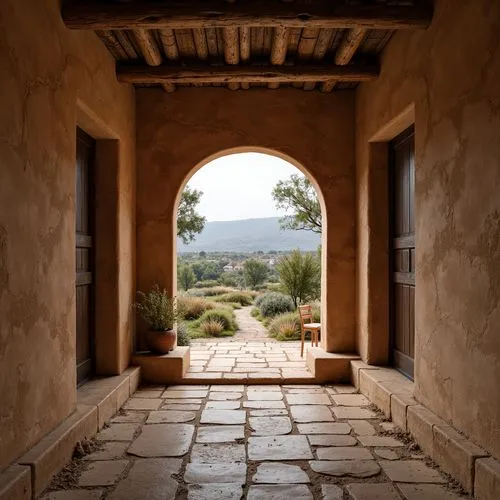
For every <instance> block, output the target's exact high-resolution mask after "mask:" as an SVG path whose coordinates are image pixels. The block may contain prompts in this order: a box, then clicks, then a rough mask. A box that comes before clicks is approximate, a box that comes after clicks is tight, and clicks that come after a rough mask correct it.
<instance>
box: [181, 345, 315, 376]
mask: <svg viewBox="0 0 500 500" xmlns="http://www.w3.org/2000/svg"><path fill="white" fill-rule="evenodd" d="M306 345H310V342H309V343H307V344H306ZM306 349H307V348H306ZM306 349H305V350H304V357H302V358H301V357H300V342H273V341H271V342H262V341H260V342H259V341H248V342H239V341H231V340H218V341H217V340H213V339H210V340H208V339H204V340H197V341H195V342H193V343H192V344H191V363H190V367H189V372H188V373H187V374H186V381H187V382H191V381H196V380H195V379H203V380H208V381H212V382H217V381H220V380H229V379H230V380H232V381H233V382H234V381H240V382H242V383H245V382H246V381H247V380H249V379H251V380H253V381H255V380H256V379H257V380H260V381H274V382H276V383H281V382H284V381H290V382H294V383H307V382H313V381H314V377H313V375H312V374H311V372H310V371H309V369H308V368H307V365H306Z"/></svg>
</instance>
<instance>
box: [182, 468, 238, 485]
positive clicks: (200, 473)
mask: <svg viewBox="0 0 500 500" xmlns="http://www.w3.org/2000/svg"><path fill="white" fill-rule="evenodd" d="M184 481H185V482H186V483H191V484H207V483H237V484H241V485H242V486H243V485H244V484H245V483H246V481H247V465H246V464H245V463H234V464H198V463H196V464H193V463H189V464H187V467H186V472H185V473H184Z"/></svg>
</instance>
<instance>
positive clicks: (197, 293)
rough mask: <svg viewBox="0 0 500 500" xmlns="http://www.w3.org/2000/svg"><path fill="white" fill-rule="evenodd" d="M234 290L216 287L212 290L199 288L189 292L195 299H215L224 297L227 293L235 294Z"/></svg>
mask: <svg viewBox="0 0 500 500" xmlns="http://www.w3.org/2000/svg"><path fill="white" fill-rule="evenodd" d="M234 291H235V290H234V288H228V287H225V286H214V287H212V288H197V289H192V290H190V291H189V295H192V296H194V297H215V296H217V295H224V294H226V293H231V292H234Z"/></svg>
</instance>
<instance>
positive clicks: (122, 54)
mask: <svg viewBox="0 0 500 500" xmlns="http://www.w3.org/2000/svg"><path fill="white" fill-rule="evenodd" d="M96 35H97V36H98V37H99V38H100V39H101V40H102V41H103V42H104V45H106V47H107V49H108V50H109V51H110V52H111V55H112V56H113V57H114V58H115V59H118V60H121V59H128V55H127V52H126V51H125V49H124V48H123V47H122V46H121V44H120V43H119V42H118V40H117V39H116V37H115V35H114V34H113V32H112V31H109V30H97V31H96Z"/></svg>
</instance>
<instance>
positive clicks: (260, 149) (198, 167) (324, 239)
mask: <svg viewBox="0 0 500 500" xmlns="http://www.w3.org/2000/svg"><path fill="white" fill-rule="evenodd" d="M238 153H262V154H265V155H268V156H275V157H278V158H281V159H282V160H284V161H286V162H287V163H290V164H291V165H293V166H294V167H295V168H297V170H299V171H300V172H302V173H303V174H304V175H305V176H306V177H307V178H308V179H309V180H310V181H311V183H312V184H313V186H314V188H315V190H316V194H317V195H318V199H319V203H320V206H321V223H322V232H321V304H322V308H321V323H322V324H324V325H326V324H327V316H328V311H327V308H326V307H325V306H324V304H326V302H325V300H326V276H327V272H326V269H327V265H328V263H327V259H326V255H327V236H326V233H327V227H328V224H327V216H326V210H325V201H324V198H323V194H322V193H321V189H320V187H319V185H318V183H317V182H316V179H314V177H313V176H312V175H311V174H310V173H309V171H308V170H307V169H306V168H305V167H304V166H303V165H302V164H301V163H299V162H298V161H296V160H295V159H293V158H291V157H290V156H289V155H286V154H284V153H281V152H279V151H276V150H274V149H270V148H264V147H258V146H253V147H251V146H246V147H245V146H241V147H236V148H231V149H227V150H224V151H219V152H218V153H215V154H213V155H211V156H209V157H207V158H204V159H203V160H201V161H200V162H198V163H197V164H196V165H195V166H194V167H193V168H192V169H191V171H190V172H188V173H187V174H186V176H185V177H184V180H183V182H182V184H181V186H180V188H179V191H178V192H177V196H176V199H175V204H174V210H173V213H172V228H173V231H172V239H173V242H174V246H173V253H172V283H171V289H172V294H173V295H177V209H178V207H179V203H180V199H181V194H182V191H183V190H184V188H185V187H186V184H187V183H188V182H189V180H190V179H191V177H193V175H194V174H195V173H196V172H198V170H201V169H202V168H203V167H204V166H205V165H208V164H209V163H210V162H212V161H214V160H216V159H217V158H222V157H224V156H230V155H234V154H238ZM325 337H326V335H323V336H322V340H321V344H322V347H323V348H325V346H326V341H325V340H324V338H325Z"/></svg>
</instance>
